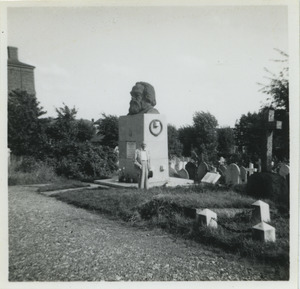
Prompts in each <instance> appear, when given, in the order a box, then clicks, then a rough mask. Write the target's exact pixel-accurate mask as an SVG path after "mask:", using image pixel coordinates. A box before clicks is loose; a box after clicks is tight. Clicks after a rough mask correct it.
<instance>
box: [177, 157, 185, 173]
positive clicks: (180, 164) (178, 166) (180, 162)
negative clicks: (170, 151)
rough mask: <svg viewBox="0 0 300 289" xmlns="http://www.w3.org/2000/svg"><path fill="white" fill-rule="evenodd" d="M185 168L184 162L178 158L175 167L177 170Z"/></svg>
mask: <svg viewBox="0 0 300 289" xmlns="http://www.w3.org/2000/svg"><path fill="white" fill-rule="evenodd" d="M183 168H184V162H183V161H182V160H180V159H177V160H176V165H175V169H176V171H177V172H179V171H180V170H182V169H183Z"/></svg>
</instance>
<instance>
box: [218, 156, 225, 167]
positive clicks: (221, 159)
mask: <svg viewBox="0 0 300 289" xmlns="http://www.w3.org/2000/svg"><path fill="white" fill-rule="evenodd" d="M218 162H219V164H220V165H225V162H226V160H225V159H224V158H223V157H220V159H219V161H218Z"/></svg>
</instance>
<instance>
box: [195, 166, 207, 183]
mask: <svg viewBox="0 0 300 289" xmlns="http://www.w3.org/2000/svg"><path fill="white" fill-rule="evenodd" d="M208 171H209V169H208V165H207V163H205V162H201V163H200V164H199V167H198V170H197V180H199V181H201V180H202V179H203V177H204V176H205V175H206V173H207V172H208Z"/></svg>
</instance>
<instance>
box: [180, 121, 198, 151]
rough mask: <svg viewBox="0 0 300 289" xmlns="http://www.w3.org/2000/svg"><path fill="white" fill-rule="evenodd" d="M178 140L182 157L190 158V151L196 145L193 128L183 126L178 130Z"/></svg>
mask: <svg viewBox="0 0 300 289" xmlns="http://www.w3.org/2000/svg"><path fill="white" fill-rule="evenodd" d="M178 138H179V141H180V142H181V144H182V146H183V148H182V155H183V156H185V157H190V156H191V151H192V149H193V148H194V147H195V145H196V132H195V128H194V127H193V126H190V125H189V126H184V127H180V128H179V129H178Z"/></svg>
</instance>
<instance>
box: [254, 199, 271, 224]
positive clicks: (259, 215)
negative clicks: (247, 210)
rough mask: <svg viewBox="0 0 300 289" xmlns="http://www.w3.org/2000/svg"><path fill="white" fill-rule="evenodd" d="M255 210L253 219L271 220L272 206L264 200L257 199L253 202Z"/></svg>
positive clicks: (258, 220)
mask: <svg viewBox="0 0 300 289" xmlns="http://www.w3.org/2000/svg"><path fill="white" fill-rule="evenodd" d="M252 206H253V207H254V210H253V211H252V219H253V220H254V221H256V222H270V221H271V218H270V208H269V205H268V204H267V203H265V202H263V201H260V200H259V201H257V202H255V203H253V204H252Z"/></svg>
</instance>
